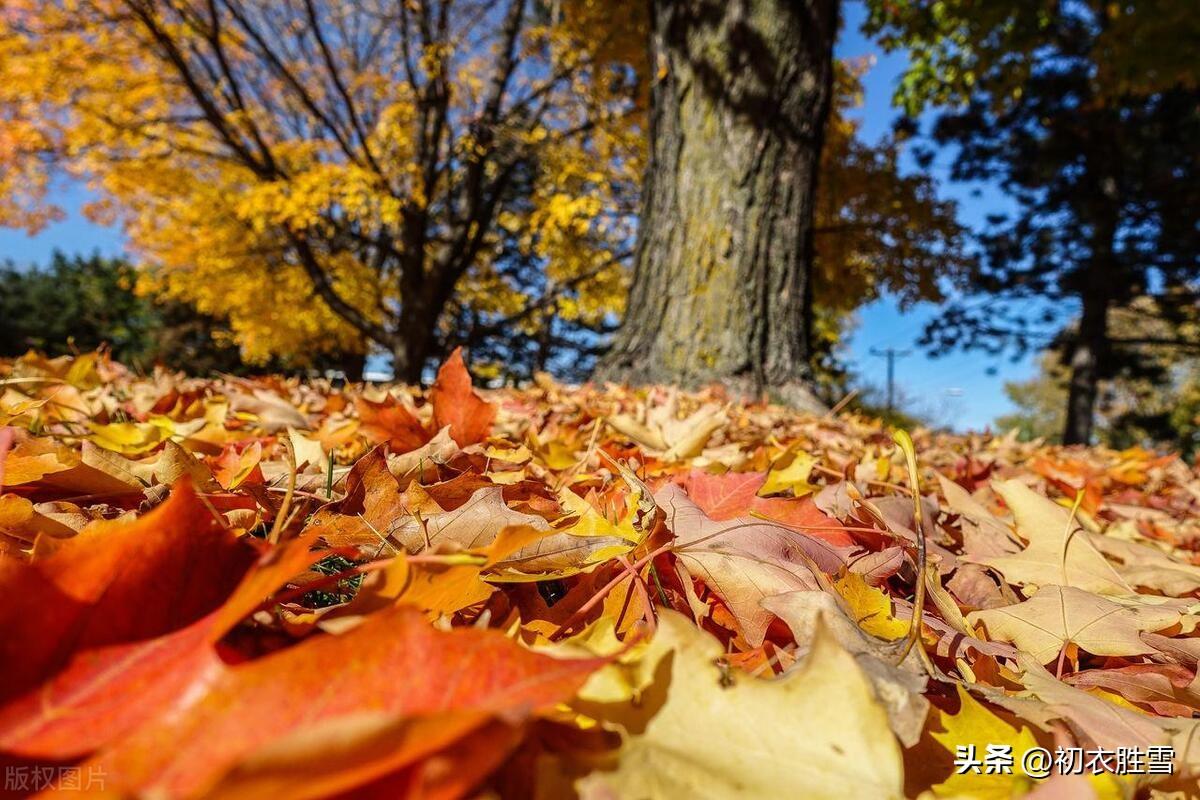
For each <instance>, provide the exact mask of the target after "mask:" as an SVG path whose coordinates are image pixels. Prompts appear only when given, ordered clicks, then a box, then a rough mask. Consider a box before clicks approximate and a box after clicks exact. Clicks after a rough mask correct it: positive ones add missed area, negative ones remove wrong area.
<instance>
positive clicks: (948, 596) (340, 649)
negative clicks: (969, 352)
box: [0, 353, 1200, 798]
mask: <svg viewBox="0 0 1200 800" xmlns="http://www.w3.org/2000/svg"><path fill="white" fill-rule="evenodd" d="M0 425H3V426H5V427H4V428H2V429H0V488H2V494H0V594H2V597H3V602H2V603H0V670H2V671H3V681H2V682H0V754H3V755H2V756H0V760H2V761H3V767H4V769H5V773H6V782H7V783H8V786H7V787H6V788H7V789H8V790H10V791H13V792H16V793H20V790H21V789H22V788H24V789H26V790H35V789H43V790H47V791H55V790H58V791H88V792H93V793H101V792H107V793H108V794H109V795H112V796H133V795H136V796H154V797H196V796H206V797H235V796H236V797H271V796H279V797H289V798H293V797H324V796H337V795H350V796H355V797H361V796H366V797H372V796H378V797H400V796H413V797H422V798H449V797H460V796H480V795H483V796H489V795H490V796H502V797H572V796H581V797H585V798H609V797H622V798H642V797H661V798H675V797H818V796H831V797H871V798H874V797H900V796H910V797H911V796H917V795H920V794H922V793H924V792H932V793H933V794H935V795H937V796H966V797H997V798H999V797H1010V796H1017V795H1021V794H1023V793H1025V792H1028V791H1037V792H1054V796H1056V797H1057V796H1066V795H1065V794H1059V792H1062V793H1070V796H1072V797H1074V796H1083V797H1086V796H1091V795H1093V794H1094V795H1098V796H1101V797H1129V796H1133V795H1134V794H1138V795H1139V796H1144V795H1147V794H1150V793H1154V794H1162V796H1167V795H1166V793H1169V792H1173V791H1174V792H1180V793H1183V794H1188V795H1189V796H1194V795H1195V794H1196V786H1197V773H1198V771H1200V719H1198V718H1197V717H1198V716H1200V711H1198V709H1200V681H1198V680H1197V677H1196V674H1197V660H1198V659H1200V635H1197V631H1196V627H1197V623H1198V622H1200V614H1198V612H1200V599H1198V597H1200V566H1197V560H1198V559H1197V554H1198V553H1200V477H1198V474H1197V471H1196V470H1195V469H1194V468H1192V467H1190V466H1189V465H1187V464H1185V463H1183V462H1181V461H1180V460H1179V459H1178V458H1177V457H1175V456H1171V455H1162V454H1155V453H1150V452H1145V451H1141V450H1130V451H1125V452H1115V451H1110V450H1103V449H1090V450H1085V449H1061V448H1054V447H1046V446H1042V445H1039V444H1037V443H1034V444H1028V443H1019V442H1017V441H1016V440H1015V439H1013V438H1011V437H989V436H981V435H980V436H967V437H958V436H950V435H941V434H936V435H935V434H932V433H929V432H924V431H917V432H914V433H913V440H915V442H914V443H913V445H912V446H910V440H909V439H908V437H907V436H906V435H905V434H903V433H899V434H895V435H893V433H892V432H889V431H887V430H885V429H884V428H883V427H882V426H881V425H880V424H879V423H877V422H875V421H872V420H868V419H863V418H860V417H857V416H854V415H846V414H842V415H833V416H826V417H824V418H816V417H806V416H798V415H796V414H794V413H791V412H789V411H787V410H786V409H782V408H778V407H773V406H767V405H753V404H749V405H748V404H737V403H731V402H729V401H728V400H727V399H726V398H724V397H723V396H722V395H721V394H720V393H719V392H718V391H716V390H712V391H709V392H706V393H701V394H691V395H689V394H683V393H676V392H674V391H671V390H669V389H663V388H654V389H649V390H639V391H633V390H628V389H621V388H618V387H594V386H585V387H582V388H570V387H565V386H560V385H556V384H554V383H553V382H552V381H550V380H548V379H546V380H539V381H538V382H537V383H536V385H535V386H532V387H530V388H527V389H522V390H494V391H484V390H479V389H475V388H472V385H471V380H470V377H469V375H468V373H467V371H466V368H465V366H464V364H463V361H462V357H461V355H459V354H458V353H455V354H454V355H453V356H452V357H451V358H450V359H449V361H448V362H447V363H446V364H445V365H444V366H443V367H442V369H441V371H440V372H439V373H438V376H437V380H436V382H435V383H434V385H433V387H432V389H431V390H430V391H428V392H427V393H422V392H420V391H417V390H414V389H410V388H404V387H395V386H393V387H384V386H371V385H368V386H365V387H364V386H348V387H333V386H331V385H330V384H329V383H327V382H322V381H312V382H298V381H295V380H284V379H281V378H259V379H254V380H244V379H240V378H234V377H227V378H224V379H220V380H198V379H191V378H187V377H184V376H181V375H175V374H168V373H165V372H156V373H155V374H154V375H152V376H150V377H138V376H136V375H134V374H132V373H131V372H129V371H128V370H126V369H125V368H124V367H122V366H121V365H119V364H115V363H111V362H109V361H107V360H106V359H105V358H104V357H103V356H99V355H95V354H90V355H85V356H81V357H78V358H74V359H56V360H47V359H44V358H39V357H35V356H32V355H31V356H27V357H25V358H22V359H20V360H17V361H15V362H3V363H0ZM906 451H909V452H906ZM913 455H915V461H914V460H913V459H912V458H911V456H913ZM914 489H917V490H918V491H917V494H916V502H914ZM919 538H920V539H922V541H923V543H924V547H923V548H920V547H918V539H919ZM921 551H924V552H921ZM922 565H924V572H923V574H922V572H921V566H922ZM917 606H920V613H919V615H918V618H919V620H920V624H919V626H917V627H915V628H913V627H912V624H911V623H912V618H913V616H914V614H913V610H914V608H915V607H917ZM910 631H911V632H912V636H911V637H910V636H909V634H910ZM989 745H994V746H1008V747H1012V748H1013V752H1014V755H1015V756H1016V765H1015V768H1014V769H1012V770H1011V772H1009V771H1007V770H1004V769H997V770H991V771H989V770H965V771H962V770H957V769H956V768H955V760H956V757H961V755H962V752H963V750H964V748H968V747H973V748H976V749H977V752H978V754H979V757H980V758H982V757H983V756H984V754H985V753H986V752H988V746H989ZM1034 747H1045V748H1047V749H1049V750H1051V751H1053V750H1055V749H1056V748H1072V747H1078V748H1087V749H1104V750H1107V751H1115V750H1116V749H1117V748H1139V749H1140V750H1147V749H1148V748H1166V747H1172V748H1173V763H1172V764H1171V765H1170V770H1171V773H1172V774H1161V773H1160V774H1131V775H1119V774H1116V773H1117V772H1122V771H1127V770H1119V769H1116V768H1114V767H1113V766H1112V765H1111V762H1108V771H1105V769H1104V768H1101V769H1100V770H1099V771H1098V774H1091V772H1093V771H1095V770H1088V771H1087V773H1088V774H1083V775H1079V774H1056V775H1050V776H1049V777H1043V776H1040V775H1030V774H1027V773H1026V770H1024V769H1023V768H1022V762H1021V755H1022V753H1023V752H1025V751H1026V750H1028V749H1030V748H1034ZM1159 752H1163V751H1159ZM39 770H42V771H39ZM44 770H49V771H44ZM1134 771H1135V772H1136V770H1134ZM960 772H962V773H963V774H959V773H960ZM1064 772H1067V771H1064ZM1142 772H1143V773H1144V772H1146V770H1144V769H1143V770H1142ZM29 775H32V776H34V777H37V776H46V775H50V776H53V777H52V779H50V780H46V781H44V782H42V783H40V784H37V785H32V784H28V783H27V784H25V785H23V786H15V785H14V784H15V783H16V782H15V781H14V780H13V779H12V777H13V776H18V777H20V776H29ZM81 776H86V778H87V784H86V785H81V784H80V780H81ZM97 776H98V777H97ZM68 779H70V781H71V785H68Z"/></svg>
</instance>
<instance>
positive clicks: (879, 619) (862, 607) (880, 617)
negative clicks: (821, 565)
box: [833, 572, 908, 640]
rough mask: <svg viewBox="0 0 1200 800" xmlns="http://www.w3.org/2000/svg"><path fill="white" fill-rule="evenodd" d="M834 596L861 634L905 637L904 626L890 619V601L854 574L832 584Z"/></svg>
mask: <svg viewBox="0 0 1200 800" xmlns="http://www.w3.org/2000/svg"><path fill="white" fill-rule="evenodd" d="M833 585H834V588H836V589H837V591H838V594H840V595H841V596H842V599H843V600H845V601H846V605H847V606H849V610H850V612H851V614H852V615H853V617H854V621H855V622H856V623H858V627H859V628H861V629H862V630H863V631H864V632H865V633H869V634H871V635H872V636H878V637H879V638H880V639H888V640H895V639H900V638H902V637H903V636H904V635H905V634H907V633H908V623H907V622H904V621H902V620H898V619H896V618H895V617H894V616H892V601H891V598H889V597H888V596H887V595H886V594H884V593H883V592H881V591H880V590H879V589H876V588H875V587H874V586H871V585H870V584H869V583H867V582H866V580H865V579H864V578H863V576H862V575H859V574H858V573H857V572H847V573H845V574H844V575H842V576H841V577H840V578H837V579H836V580H835V581H834V582H833Z"/></svg>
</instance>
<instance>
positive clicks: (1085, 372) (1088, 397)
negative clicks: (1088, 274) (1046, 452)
mask: <svg viewBox="0 0 1200 800" xmlns="http://www.w3.org/2000/svg"><path fill="white" fill-rule="evenodd" d="M1082 300H1083V311H1082V314H1081V316H1080V319H1079V336H1078V337H1077V338H1076V340H1075V344H1074V349H1073V350H1072V352H1071V359H1070V366H1071V383H1070V385H1069V387H1068V390H1067V419H1066V424H1065V426H1064V429H1063V444H1089V443H1090V442H1091V439H1092V423H1093V420H1094V418H1095V415H1096V399H1097V397H1098V396H1099V393H1100V369H1101V366H1102V363H1101V360H1102V359H1103V357H1104V352H1105V350H1106V349H1107V348H1108V295H1107V293H1106V292H1105V291H1104V290H1103V281H1093V282H1092V283H1091V285H1089V286H1088V287H1087V288H1085V289H1084V291H1083V292H1082Z"/></svg>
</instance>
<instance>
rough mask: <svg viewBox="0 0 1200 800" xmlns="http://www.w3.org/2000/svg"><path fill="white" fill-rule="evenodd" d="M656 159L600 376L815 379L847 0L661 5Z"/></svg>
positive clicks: (666, 0) (792, 383)
mask: <svg viewBox="0 0 1200 800" xmlns="http://www.w3.org/2000/svg"><path fill="white" fill-rule="evenodd" d="M653 15H654V22H653V34H652V53H653V57H654V61H653V62H652V63H654V64H655V69H656V71H657V75H656V77H655V84H654V89H653V94H652V101H651V105H652V113H651V123H650V140H651V141H650V148H651V158H650V165H649V169H648V171H647V179H646V183H645V186H644V190H643V199H642V216H641V224H640V229H639V230H640V232H639V240H638V247H637V254H636V258H635V266H634V278H633V286H632V289H631V292H630V298H629V305H628V310H627V313H626V316H625V320H624V323H623V325H622V327H621V330H620V331H619V332H618V334H617V337H616V340H615V342H614V344H613V347H612V349H611V351H610V352H609V353H608V355H607V356H606V357H605V359H604V360H603V361H602V363H601V365H600V368H599V370H598V373H597V374H598V376H599V377H601V378H604V379H613V380H625V381H629V382H631V383H661V382H669V383H679V384H682V385H685V386H697V385H702V384H706V383H711V382H722V383H725V384H727V385H730V386H731V387H732V388H734V389H735V390H736V391H740V392H746V393H758V392H760V391H763V390H770V391H771V392H772V393H773V394H775V395H776V396H777V397H778V398H779V399H783V400H784V401H786V402H790V403H792V404H795V405H800V406H809V407H813V406H816V405H818V404H817V403H816V401H815V399H814V398H813V397H812V394H811V393H810V392H809V391H808V388H807V387H808V380H809V378H810V370H809V356H810V333H809V320H810V316H811V315H810V311H811V308H810V306H811V296H810V295H811V290H810V281H809V273H810V269H809V265H810V264H811V261H812V208H813V195H814V191H815V184H816V175H817V165H818V161H819V158H820V151H821V144H822V135H823V131H824V126H825V121H826V119H827V117H828V114H829V103H830V95H831V78H832V46H833V39H834V35H835V33H836V31H837V2H836V0H654V2H653Z"/></svg>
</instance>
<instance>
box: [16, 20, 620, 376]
mask: <svg viewBox="0 0 1200 800" xmlns="http://www.w3.org/2000/svg"><path fill="white" fill-rule="evenodd" d="M606 5H607V4H597V3H583V4H581V5H580V8H579V10H580V11H581V12H584V13H583V16H580V15H579V14H576V13H575V10H572V11H571V13H570V14H568V15H567V17H566V19H564V20H563V21H562V23H561V24H559V25H549V26H547V25H542V24H538V21H537V20H536V19H535V18H533V17H532V15H530V16H528V17H527V18H522V19H521V20H520V22H521V24H520V25H519V26H518V29H517V30H518V35H517V36H516V40H515V43H514V46H513V54H512V55H513V64H514V66H513V69H512V72H511V73H510V74H508V75H507V76H505V75H504V73H503V69H504V66H503V65H504V63H505V60H504V58H503V56H502V52H503V47H502V45H503V44H504V40H503V36H502V33H501V31H502V30H503V26H500V25H497V24H496V23H497V20H496V19H493V18H490V17H488V18H486V19H485V18H482V17H478V16H477V15H462V16H463V18H462V19H459V18H458V17H456V16H454V15H451V19H450V21H449V22H448V27H447V28H446V29H445V30H443V31H441V34H442V36H441V37H440V38H437V37H435V38H433V39H430V38H428V35H427V34H421V35H420V36H418V35H417V34H415V33H411V32H409V33H403V34H402V33H400V32H399V31H400V26H398V25H390V24H389V25H387V26H381V24H380V22H379V19H380V18H381V17H382V16H383V14H384V12H383V11H382V10H380V9H376V8H374V4H373V3H370V2H368V3H364V4H356V5H354V6H352V7H342V6H340V5H339V4H326V3H316V4H314V7H315V8H316V12H315V13H316V14H317V15H318V16H319V19H318V20H316V21H314V20H310V19H308V17H307V16H306V14H305V13H304V12H302V11H296V10H295V9H285V8H283V7H279V8H277V9H275V10H274V11H273V12H272V13H276V14H277V15H278V19H275V20H273V21H272V22H271V23H270V24H267V23H266V22H264V21H263V20H261V19H258V18H257V17H254V16H253V15H250V16H247V17H245V18H244V19H243V18H239V17H238V16H237V15H233V14H230V13H229V12H227V11H224V10H214V11H213V12H212V13H216V14H221V15H223V16H222V17H221V23H222V24H221V26H220V27H219V29H218V30H217V31H216V33H215V34H214V33H213V32H212V30H211V29H210V22H209V21H208V19H207V16H206V15H205V14H195V15H193V14H192V13H191V12H188V11H185V10H184V9H183V7H181V6H179V5H176V4H157V3H154V4H139V5H138V6H137V8H138V9H142V8H148V9H152V10H150V11H148V12H147V16H146V17H145V18H142V17H140V16H139V13H140V12H133V13H131V12H130V7H129V6H127V5H126V4H125V3H121V2H117V0H96V2H90V3H87V4H79V3H76V2H73V0H51V1H50V2H42V0H12V2H7V3H5V4H4V8H3V9H0V225H7V226H22V227H25V228H27V229H29V230H31V231H33V230H37V229H38V228H39V227H41V226H43V225H44V224H46V223H47V222H48V221H51V220H53V219H56V218H58V217H59V216H61V214H62V210H61V209H59V208H56V207H54V206H53V204H51V203H49V202H48V200H49V197H50V188H51V181H52V179H53V176H54V175H55V174H56V173H55V172H53V171H52V170H51V169H48V167H56V168H58V169H60V170H61V171H62V172H63V173H65V174H66V175H67V176H69V177H71V178H73V179H76V180H81V181H85V182H86V183H87V185H88V186H89V188H90V189H91V190H92V191H93V193H94V194H95V195H96V196H97V200H96V202H94V203H92V204H90V206H89V208H88V209H87V211H88V213H89V214H90V215H91V216H92V217H93V218H94V219H97V220H100V221H102V222H106V223H111V224H118V225H121V226H122V227H123V229H124V230H125V232H126V234H127V236H128V239H129V243H130V247H131V250H132V251H133V252H134V253H135V254H136V255H137V256H138V257H139V259H140V261H141V262H142V265H143V266H144V278H143V280H142V281H141V282H140V283H139V290H141V291H144V292H155V293H161V294H164V295H166V296H169V297H171V298H174V299H179V300H183V301H185V302H188V303H191V304H192V305H194V306H196V307H197V308H198V309H199V310H201V311H203V312H205V313H208V314H213V315H216V316H218V317H223V318H227V319H228V320H229V322H230V327H231V329H232V331H233V335H234V336H235V338H236V340H237V343H238V344H239V345H240V347H241V348H242V350H243V356H244V357H246V358H247V359H249V360H254V361H260V362H263V361H266V360H267V359H268V358H270V357H271V356H273V355H291V356H296V355H299V356H301V357H302V358H303V357H304V356H305V355H311V354H315V353H318V352H321V351H343V352H344V351H356V350H357V351H361V350H362V349H363V348H364V347H365V346H366V344H367V341H368V340H370V339H374V340H375V341H377V342H378V343H380V344H383V345H384V346H385V347H393V348H394V347H395V346H397V345H398V343H401V342H403V341H404V340H405V339H406V338H410V337H409V334H410V333H411V331H410V330H407V329H405V327H404V324H402V323H401V320H400V309H401V308H402V306H404V305H408V306H414V307H415V306H419V307H421V308H425V307H428V308H429V309H430V311H429V313H428V314H426V315H425V317H424V319H426V320H427V322H426V323H425V324H427V325H429V326H430V327H431V329H436V327H437V326H439V325H440V326H442V327H443V328H444V327H445V326H447V325H449V324H452V322H450V321H448V320H450V318H451V317H452V315H455V314H458V313H459V312H460V311H461V310H462V309H469V310H470V312H471V313H474V314H477V315H479V316H480V317H481V318H482V319H484V320H487V319H493V318H497V317H500V318H503V317H506V316H511V315H517V314H518V313H519V312H521V311H522V310H523V309H526V308H527V307H530V306H535V307H536V309H543V308H544V309H545V313H556V314H560V315H562V316H564V317H566V318H570V319H575V320H580V321H584V322H588V323H591V324H595V323H598V322H599V321H600V320H602V319H603V318H604V317H605V315H607V314H610V313H612V312H615V311H619V310H620V304H621V302H622V299H623V294H624V290H625V281H626V278H625V274H624V265H625V261H626V260H627V259H625V258H623V257H622V255H623V254H624V253H625V251H627V250H628V248H629V243H630V242H631V241H632V237H633V222H632V220H633V216H634V201H635V199H636V182H637V179H638V178H639V177H640V174H641V169H642V163H643V160H644V159H643V156H642V151H643V150H644V143H643V136H642V132H641V115H642V110H643V107H642V105H641V104H640V100H639V98H638V97H637V96H636V92H635V90H634V89H633V88H632V87H633V83H632V82H631V81H628V80H626V81H621V80H613V79H612V78H613V74H614V73H613V70H615V69H616V66H615V65H614V64H612V63H609V62H608V61H604V60H602V59H600V58H598V57H597V54H594V53H588V51H587V50H586V48H585V47H583V46H582V44H583V43H584V42H586V41H588V39H589V35H590V31H589V29H588V27H587V25H586V24H584V23H585V22H586V20H587V19H589V18H590V17H589V15H595V14H600V13H604V14H606V15H608V16H613V15H612V14H611V12H608V11H606V10H605V8H602V6H606ZM386 13H387V14H389V15H390V14H392V13H393V11H392V10H391V9H390V7H389V10H388V11H387V12H386ZM408 13H409V14H414V15H415V14H423V13H425V9H424V7H421V8H417V7H414V8H412V9H409V11H408ZM351 17H353V19H351ZM413 24H414V25H415V23H413ZM264 31H269V36H266V37H265V38H264V39H262V40H261V41H260V40H259V39H256V36H258V35H260V34H262V33H263V32H264ZM353 31H365V32H366V33H365V34H362V36H374V35H378V36H379V37H380V40H379V41H377V42H375V43H374V52H373V54H372V55H370V56H365V55H363V54H364V52H365V48H366V39H364V38H361V37H360V38H355V36H356V34H354V33H352V32H353ZM611 44H612V46H608V45H606V49H605V51H604V53H603V54H602V55H603V58H604V59H608V58H612V57H615V56H618V55H620V56H621V57H622V58H623V57H624V54H625V51H624V50H621V49H614V47H615V45H616V44H617V43H616V41H615V40H614V42H612V43H611ZM622 46H623V47H626V48H627V47H629V45H628V43H626V44H624V45H622ZM636 49H637V48H636V47H634V48H633V50H634V51H636ZM181 64H182V66H181ZM546 76H559V77H555V78H553V79H549V78H547V77H546ZM500 78H504V79H505V80H504V81H503V82H501V83H499V84H498V83H497V81H498V80H499V79H500ZM497 85H499V86H501V88H503V89H504V90H505V91H504V92H503V94H502V95H501V96H500V97H499V99H498V100H497V99H496V98H494V97H493V96H492V95H493V93H494V90H495V87H496V86H497ZM494 103H498V105H496V106H495V107H493V105H492V104H494ZM489 115H490V116H489ZM489 119H492V120H494V121H493V122H491V123H490V124H483V123H481V122H480V120H489ZM514 165H516V166H514ZM515 174H520V176H521V177H520V178H519V179H514V178H513V177H512V176H513V175H515ZM514 180H518V183H519V185H517V184H513V183H512V182H513V181H514ZM505 181H508V182H509V183H504V182H505ZM481 184H486V185H487V186H485V189H484V190H483V192H484V193H483V196H482V199H477V198H474V197H473V196H472V193H473V192H475V191H477V188H476V187H478V186H479V185H481ZM510 185H511V186H512V187H514V188H515V190H514V188H509V186H510ZM487 192H494V194H495V196H496V204H495V206H494V207H493V206H490V205H488V204H489V203H491V202H492V198H491V197H490V196H488V195H487ZM497 222H499V224H496V223H497ZM520 258H527V259H532V260H533V262H532V263H533V264H534V267H533V268H534V269H536V270H541V271H544V272H545V274H546V284H547V285H548V287H549V288H548V289H546V291H547V293H548V297H544V296H539V295H540V293H541V287H539V284H540V283H541V281H539V280H534V279H533V278H531V277H530V275H529V273H528V272H526V273H525V274H524V275H519V276H515V275H514V272H513V270H511V269H502V268H501V265H508V264H511V263H512V262H513V261H514V260H515V259H520ZM314 273H315V274H317V275H319V276H320V277H319V278H315V277H314ZM446 281H448V282H449V284H450V286H451V287H452V289H453V291H451V292H449V293H443V292H442V290H441V289H440V288H438V287H439V286H440V285H441V284H442V283H443V282H446ZM402 286H403V287H408V291H409V292H410V294H409V295H408V296H407V297H406V296H405V295H404V292H403V291H402V289H401V287H402ZM329 295H333V296H334V297H335V298H336V299H340V300H341V301H342V302H343V304H344V306H345V307H344V308H339V307H338V306H337V305H336V303H331V302H330V299H329ZM543 317H544V314H541V315H539V314H532V315H527V316H526V317H522V319H521V320H520V323H521V324H522V325H524V326H525V327H526V328H527V329H532V328H533V327H536V326H537V325H538V324H539V321H540V320H541V319H542V318H543ZM409 324H411V323H409Z"/></svg>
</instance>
